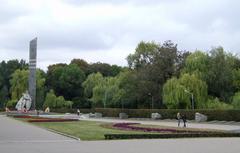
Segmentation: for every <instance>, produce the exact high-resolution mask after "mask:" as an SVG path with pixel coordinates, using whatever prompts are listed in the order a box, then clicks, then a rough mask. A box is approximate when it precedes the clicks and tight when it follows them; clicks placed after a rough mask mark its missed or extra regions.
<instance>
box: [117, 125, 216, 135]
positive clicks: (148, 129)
mask: <svg viewBox="0 0 240 153" xmlns="http://www.w3.org/2000/svg"><path fill="white" fill-rule="evenodd" d="M139 124H140V123H116V124H113V128H117V129H121V130H132V131H143V132H158V133H212V132H211V131H192V130H177V129H172V128H151V127H139V126H136V125H139ZM134 125H135V126H134Z"/></svg>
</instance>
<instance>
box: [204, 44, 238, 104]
mask: <svg viewBox="0 0 240 153" xmlns="http://www.w3.org/2000/svg"><path fill="white" fill-rule="evenodd" d="M234 60H235V59H234V58H233V56H232V55H231V54H227V53H225V52H224V50H223V48H222V47H219V48H213V49H212V50H211V52H210V68H209V69H208V72H209V73H208V79H207V84H208V87H209V90H208V92H209V94H210V95H212V96H214V97H218V98H219V99H220V100H221V101H225V102H228V101H230V97H231V96H232V95H233V89H234V87H233V78H234V77H233V68H234Z"/></svg>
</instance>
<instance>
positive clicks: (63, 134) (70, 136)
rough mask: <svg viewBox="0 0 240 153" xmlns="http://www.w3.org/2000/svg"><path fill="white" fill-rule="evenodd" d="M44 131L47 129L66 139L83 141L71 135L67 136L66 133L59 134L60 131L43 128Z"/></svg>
mask: <svg viewBox="0 0 240 153" xmlns="http://www.w3.org/2000/svg"><path fill="white" fill-rule="evenodd" d="M43 129H46V130H48V131H50V132H53V133H57V134H60V135H62V136H65V137H69V138H72V139H75V140H77V141H81V139H80V138H78V137H75V136H72V135H69V134H66V133H62V132H59V131H56V130H53V129H48V128H43Z"/></svg>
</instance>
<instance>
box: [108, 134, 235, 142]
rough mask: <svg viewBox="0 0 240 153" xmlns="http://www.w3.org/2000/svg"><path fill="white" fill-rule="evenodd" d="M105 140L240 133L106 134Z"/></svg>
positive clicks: (215, 135)
mask: <svg viewBox="0 0 240 153" xmlns="http://www.w3.org/2000/svg"><path fill="white" fill-rule="evenodd" d="M104 137H105V139H107V140H112V139H169V138H199V137H240V133H223V132H215V133H168V134H105V135H104Z"/></svg>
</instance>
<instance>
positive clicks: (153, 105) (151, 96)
mask: <svg viewBox="0 0 240 153" xmlns="http://www.w3.org/2000/svg"><path fill="white" fill-rule="evenodd" d="M148 95H149V96H151V100H152V109H153V107H154V104H153V96H152V94H151V93H148Z"/></svg>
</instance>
